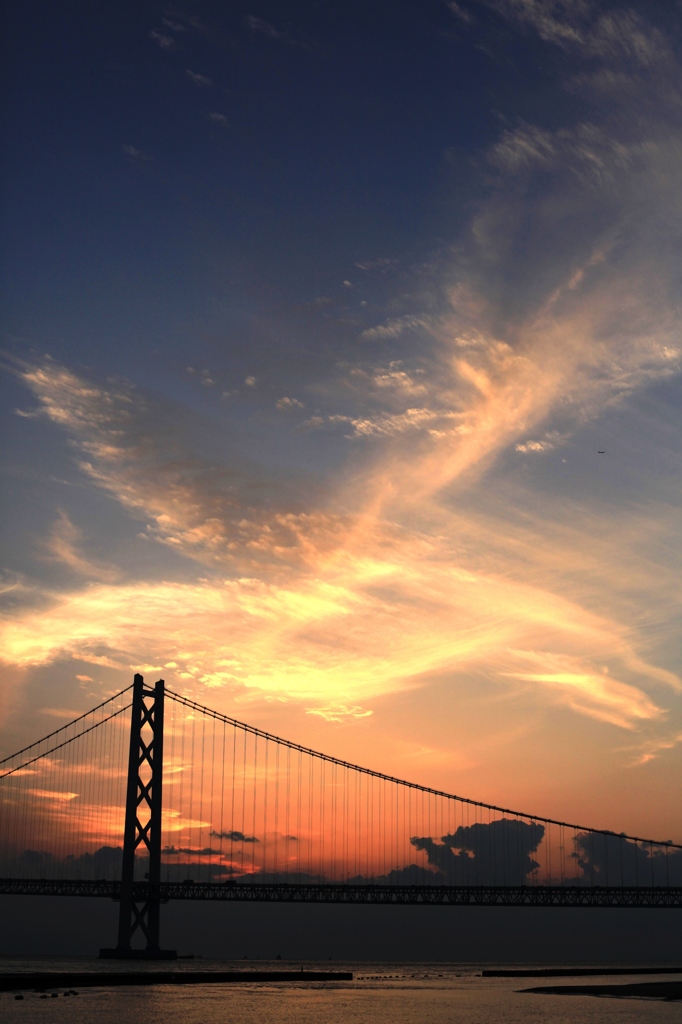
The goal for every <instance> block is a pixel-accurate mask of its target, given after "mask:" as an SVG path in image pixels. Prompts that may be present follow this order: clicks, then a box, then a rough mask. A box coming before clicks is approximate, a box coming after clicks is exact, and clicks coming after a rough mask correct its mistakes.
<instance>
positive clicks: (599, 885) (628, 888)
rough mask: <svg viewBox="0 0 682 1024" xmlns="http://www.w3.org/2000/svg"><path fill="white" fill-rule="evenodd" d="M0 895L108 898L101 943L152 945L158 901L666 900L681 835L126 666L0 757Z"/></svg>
mask: <svg viewBox="0 0 682 1024" xmlns="http://www.w3.org/2000/svg"><path fill="white" fill-rule="evenodd" d="M0 894H14V895H24V896H29V895H32V896H56V895H62V896H90V897H95V896H98V897H106V898H109V899H114V900H117V901H118V902H119V927H118V939H117V944H116V946H115V947H112V948H111V949H103V950H102V953H101V955H103V956H111V957H121V958H130V957H147V958H164V957H172V956H174V953H173V952H172V951H168V950H164V949H163V948H162V946H161V942H160V908H161V905H162V904H163V903H165V902H167V901H169V900H204V901H208V900H212V901H216V900H218V901H228V902H229V901H237V900H239V901H271V902H284V903H286V902H291V903H294V902H306V903H362V904H369V903H374V904H391V905H404V904H432V905H433V904H439V905H443V904H450V905H455V906H516V907H518V906H526V907H548V906H552V907H609V908H618V907H631V908H632V907H648V908H654V907H655V908H667V909H670V908H680V907H682V844H679V843H674V842H672V841H670V840H660V839H659V840H655V839H647V838H643V837H640V836H632V835H626V834H624V833H615V832H613V831H609V830H607V829H595V828H589V827H585V826H582V825H576V824H571V823H569V822H565V821H559V820H555V819H552V818H547V817H542V816H538V815H533V814H527V813H523V812H520V811H514V810H511V809H509V808H504V807H497V806H494V805H492V804H487V803H483V802H480V801H476V800H471V799H467V798H465V797H461V796H456V795H454V794H451V793H445V792H441V791H439V790H436V789H432V788H429V787H427V786H420V785H417V784H416V783H412V782H408V781H406V780H404V779H398V778H393V777H391V776H388V775H384V774H382V773H381V772H378V771H373V770H371V769H369V768H365V767H362V766H360V765H356V764H351V763H348V762H346V761H343V760H340V759H338V758H335V757H332V756H330V755H328V754H324V753H321V752H320V751H316V750H311V749H309V748H307V747H304V746H301V745H299V744H297V743H293V742H291V741H289V740H286V739H283V738H282V737H279V736H274V735H272V734H270V733H267V732H264V731H263V730H261V729H258V728H255V727H254V726H250V725H247V724H245V723H244V722H240V721H237V720H236V719H234V718H230V717H228V716H226V715H223V714H220V713H218V712H217V711H213V710H211V709H210V708H207V707H204V706H202V705H200V704H198V703H197V702H196V701H194V700H191V699H190V698H188V697H186V696H183V695H182V694H180V693H176V692H174V691H172V690H170V689H166V687H165V684H164V681H163V680H159V681H158V682H156V683H155V684H154V685H153V686H147V685H145V682H144V679H143V677H142V676H141V675H136V676H135V678H134V681H133V684H132V686H129V687H127V688H126V689H124V690H122V691H120V692H119V693H116V694H114V696H112V697H110V698H109V699H108V700H106V701H104V702H103V703H102V704H100V705H98V706H97V707H96V708H93V709H92V710H91V711H89V712H87V713H86V714H83V715H81V716H79V717H78V718H76V719H74V720H73V721H72V722H69V723H68V724H67V725H64V726H62V727H61V728H59V729H57V730H55V731H54V732H52V733H50V734H49V735H48V736H45V737H43V738H42V739H41V740H38V741H37V742H35V743H33V744H31V745H30V746H28V747H25V748H24V749H23V750H20V751H17V752H16V753H15V754H13V755H11V756H9V757H6V758H4V759H3V760H1V761H0ZM140 943H142V946H140V945H139V944H140Z"/></svg>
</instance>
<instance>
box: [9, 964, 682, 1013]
mask: <svg viewBox="0 0 682 1024" xmlns="http://www.w3.org/2000/svg"><path fill="white" fill-rule="evenodd" d="M171 966H172V967H173V969H174V970H179V971H183V972H184V971H192V970H201V971H208V970H221V971H225V970H239V971H243V970H246V969H248V968H252V969H254V970H267V969H272V970H298V969H299V968H301V967H302V968H303V969H304V970H338V971H352V972H353V975H354V977H353V981H339V982H298V981H289V982H276V983H272V982H256V983H240V984H215V985H211V984H201V985H180V986H170V985H157V986H154V985H150V986H143V987H133V986H130V987H127V986H124V987H121V988H118V987H117V988H107V987H106V985H100V986H98V987H96V988H80V989H78V993H79V994H78V995H77V996H74V995H71V996H64V995H63V994H62V991H60V994H59V995H58V996H57V997H56V998H52V997H48V998H47V999H41V998H40V994H39V993H36V992H32V991H25V992H24V993H23V995H24V998H23V1000H17V999H15V994H14V993H11V992H3V993H1V994H0V1021H2V1024H15V1022H22V1024H54V1022H59V1024H140V1022H141V1021H143V1022H144V1024H269V1022H273V1024H522V1022H523V1024H611V1022H613V1024H616V1022H618V1024H640V1022H641V1024H648V1022H651V1024H654V1022H656V1024H666V1022H667V1021H676V1022H678V1024H679V1022H680V1021H682V1004H681V1003H679V1002H677V1003H665V1002H661V1001H658V1000H656V1001H654V1000H646V999H613V998H597V997H593V996H584V995H577V996H566V995H540V994H536V993H531V992H524V991H523V989H527V988H530V987H533V986H538V985H552V984H561V985H570V984H576V985H589V984H604V983H605V982H611V981H613V983H622V984H627V983H634V982H637V981H653V980H655V979H654V978H653V977H652V976H651V975H648V976H637V975H629V976H626V977H620V978H609V977H606V976H600V977H591V978H578V977H576V978H575V979H571V978H555V979H552V978H484V977H482V976H481V967H482V965H480V964H479V965H472V964H454V963H419V964H415V963H366V962H365V963H351V962H343V963H341V962H338V961H335V962H333V963H332V962H330V961H322V962H320V961H317V962H312V963H311V962H299V961H297V962H296V963H291V962H287V961H283V960H282V961H276V962H273V963H268V962H264V961H248V962H247V961H244V960H239V961H225V960H194V961H179V962H178V963H176V964H173V965H171V964H168V963H163V964H159V965H158V966H157V965H154V964H149V965H146V966H144V967H143V965H141V964H139V963H136V964H131V965H129V969H131V970H136V971H138V970H140V969H145V970H150V971H152V972H153V971H154V969H158V970H168V969H169V967H171ZM485 966H493V965H485ZM495 966H499V965H495ZM507 966H511V965H507ZM528 966H532V965H524V967H528ZM544 966H547V965H544ZM556 966H565V965H556ZM125 969H126V965H125V964H122V963H121V962H118V963H117V962H111V961H108V962H107V961H93V960H81V959H76V958H68V959H66V958H64V959H62V958H59V959H57V958H52V957H51V958H47V957H45V958H40V959H38V958H30V959H29V958H26V959H23V958H22V959H20V958H17V957H8V958H2V959H0V971H4V972H7V971H11V972H15V971H36V970H38V971H39V970H43V971H86V970H95V971H102V970H106V971H109V970H111V971H121V970H125ZM661 980H669V981H672V980H682V974H680V975H664V976H662V977H661Z"/></svg>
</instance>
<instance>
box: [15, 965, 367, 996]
mask: <svg viewBox="0 0 682 1024" xmlns="http://www.w3.org/2000/svg"><path fill="white" fill-rule="evenodd" d="M352 980H353V974H352V972H351V971H303V970H301V971H34V972H17V973H14V974H0V992H18V991H22V990H23V991H26V990H27V989H32V990H34V991H35V990H38V991H44V990H46V989H55V988H68V989H71V988H94V987H103V988H104V987H106V988H109V987H111V986H113V985H115V986H119V985H218V984H229V983H234V982H247V983H248V982H255V981H268V982H270V981H288V982H292V981H308V982H310V981H352Z"/></svg>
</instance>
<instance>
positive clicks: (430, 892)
mask: <svg viewBox="0 0 682 1024" xmlns="http://www.w3.org/2000/svg"><path fill="white" fill-rule="evenodd" d="M120 893H121V883H120V882H113V881H105V880H101V881H82V880H64V879H49V878H48V879H44V878H43V879H26V878H1V879H0V895H8V896H9V895H13V896H99V897H105V898H108V899H113V900H118V899H119V898H120ZM149 896H152V897H154V896H158V898H159V899H161V900H162V901H163V902H167V901H168V900H204V901H218V902H251V903H258V902H261V903H262V902H265V903H357V904H381V905H396V906H405V905H410V904H412V905H428V906H437V905H438V906H442V905H450V906H470V907H613V908H615V907H648V908H657V909H663V908H668V909H672V908H678V909H679V908H682V887H663V886H602V887H599V886H594V887H588V886H549V885H547V886H543V885H537V886H523V885H521V886H504V885H480V886H455V885H432V886H431V885H352V884H347V883H338V884H335V883H320V884H313V883H301V884H297V883H293V882H259V883H248V882H245V883H232V882H228V883H215V882H194V881H185V882H162V883H161V884H160V885H159V886H158V888H155V890H154V892H153V893H152V892H151V888H150V886H149V883H147V882H136V883H135V899H136V900H140V901H141V900H145V899H147V898H148V897H149Z"/></svg>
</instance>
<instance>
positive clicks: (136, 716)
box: [100, 674, 177, 960]
mask: <svg viewBox="0 0 682 1024" xmlns="http://www.w3.org/2000/svg"><path fill="white" fill-rule="evenodd" d="M164 685H165V684H164V681H163V679H159V681H158V682H157V683H155V684H154V686H153V688H152V687H148V686H145V685H144V678H143V677H142V676H141V675H139V674H136V675H135V677H134V680H133V701H132V711H131V717H130V752H129V756H128V786H127V790H126V812H125V827H124V833H123V865H122V869H121V899H120V907H119V917H118V942H117V944H116V947H115V948H114V949H101V950H100V957H104V958H115V959H122V960H125V959H136V960H137V959H141V960H172V959H175V957H176V955H177V954H176V952H175V950H171V949H161V945H160V941H159V915H160V906H161V900H160V897H159V886H160V883H161V806H162V791H163V701H164ZM139 846H145V847H146V849H147V854H148V865H149V867H148V872H147V877H146V879H145V883H146V884H144V885H143V886H141V887H140V888H141V889H142V892H141V893H140V894H138V893H137V892H136V888H137V887H136V884H135V863H136V851H137V848H138V847H139ZM138 931H139V932H140V933H141V934H142V936H143V937H144V939H145V940H146V947H145V948H144V949H133V947H132V939H133V937H134V936H135V934H136V933H137V932H138Z"/></svg>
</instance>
